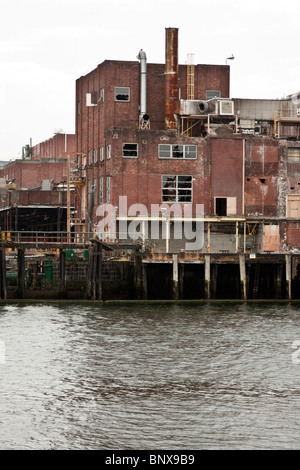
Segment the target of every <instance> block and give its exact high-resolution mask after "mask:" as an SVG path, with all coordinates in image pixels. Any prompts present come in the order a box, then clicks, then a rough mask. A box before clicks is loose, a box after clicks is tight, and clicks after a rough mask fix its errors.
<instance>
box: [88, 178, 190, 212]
mask: <svg viewBox="0 0 300 470" xmlns="http://www.w3.org/2000/svg"><path fill="white" fill-rule="evenodd" d="M104 179H106V201H105V202H106V203H108V204H109V203H110V199H111V177H110V176H107V177H106V178H105V177H104V176H101V177H100V178H99V204H103V203H104ZM96 186H97V178H94V181H93V185H92V181H89V182H88V194H89V197H92V198H93V204H94V205H96V204H97V191H96ZM162 202H168V203H174V202H179V203H186V202H193V177H192V176H190V175H162Z"/></svg>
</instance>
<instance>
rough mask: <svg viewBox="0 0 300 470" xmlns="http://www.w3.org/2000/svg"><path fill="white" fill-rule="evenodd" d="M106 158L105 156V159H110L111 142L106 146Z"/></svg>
mask: <svg viewBox="0 0 300 470" xmlns="http://www.w3.org/2000/svg"><path fill="white" fill-rule="evenodd" d="M106 158H107V160H110V158H111V144H108V145H107V146H106Z"/></svg>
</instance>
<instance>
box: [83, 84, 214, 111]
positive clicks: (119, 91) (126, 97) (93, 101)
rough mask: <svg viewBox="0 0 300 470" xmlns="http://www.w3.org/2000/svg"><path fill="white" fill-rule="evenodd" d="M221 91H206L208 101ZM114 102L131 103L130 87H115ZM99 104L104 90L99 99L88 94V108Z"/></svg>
mask: <svg viewBox="0 0 300 470" xmlns="http://www.w3.org/2000/svg"><path fill="white" fill-rule="evenodd" d="M220 97H221V91H220V90H206V99H207V100H210V99H213V98H220ZM114 100H115V101H122V102H125V103H126V102H129V101H130V87H127V86H126V87H124V86H120V87H114ZM98 102H100V103H104V88H101V90H100V97H99V99H98V97H97V91H91V92H89V93H87V94H86V106H88V107H91V106H97V104H98ZM78 114H80V107H79V108H78Z"/></svg>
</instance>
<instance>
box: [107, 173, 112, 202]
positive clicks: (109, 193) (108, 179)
mask: <svg viewBox="0 0 300 470" xmlns="http://www.w3.org/2000/svg"><path fill="white" fill-rule="evenodd" d="M110 196H111V177H110V176H107V177H106V202H107V204H110Z"/></svg>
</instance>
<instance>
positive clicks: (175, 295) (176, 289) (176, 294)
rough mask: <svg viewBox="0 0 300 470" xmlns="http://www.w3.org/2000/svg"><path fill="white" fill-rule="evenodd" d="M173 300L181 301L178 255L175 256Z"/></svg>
mask: <svg viewBox="0 0 300 470" xmlns="http://www.w3.org/2000/svg"><path fill="white" fill-rule="evenodd" d="M173 299H174V300H178V299H179V285H178V255H173Z"/></svg>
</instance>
